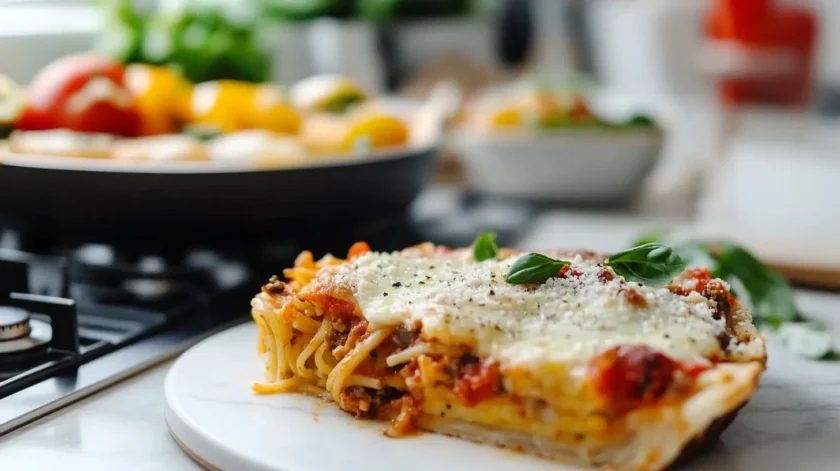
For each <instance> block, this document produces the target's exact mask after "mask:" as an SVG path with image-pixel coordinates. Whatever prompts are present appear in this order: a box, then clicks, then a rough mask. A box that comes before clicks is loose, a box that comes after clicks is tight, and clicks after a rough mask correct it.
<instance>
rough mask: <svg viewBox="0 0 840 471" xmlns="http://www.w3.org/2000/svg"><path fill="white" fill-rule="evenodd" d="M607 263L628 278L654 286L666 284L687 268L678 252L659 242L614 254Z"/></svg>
mask: <svg viewBox="0 0 840 471" xmlns="http://www.w3.org/2000/svg"><path fill="white" fill-rule="evenodd" d="M606 265H608V266H609V267H611V268H612V269H613V271H615V273H616V274H618V275H620V276H623V277H624V279H626V280H630V281H636V282H639V283H644V284H646V285H652V286H659V285H664V284H666V283H668V282H669V281H671V280H673V279H674V277H676V276H677V275H679V274H680V273H682V271H683V270H685V262H684V261H683V259H682V258H680V256H679V255H678V254H677V252H676V251H675V250H674V249H672V248H671V247H668V246H667V245H663V244H660V243H657V242H652V243H649V244H644V245H640V246H638V247H633V248H631V249H628V250H624V251H622V252H619V253H617V254H613V255H611V256H610V258H609V259H608V260H607V262H606Z"/></svg>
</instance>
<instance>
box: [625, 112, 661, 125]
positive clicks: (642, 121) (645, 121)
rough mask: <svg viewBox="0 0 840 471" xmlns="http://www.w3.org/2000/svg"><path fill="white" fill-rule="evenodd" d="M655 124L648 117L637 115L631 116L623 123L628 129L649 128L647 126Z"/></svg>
mask: <svg viewBox="0 0 840 471" xmlns="http://www.w3.org/2000/svg"><path fill="white" fill-rule="evenodd" d="M655 124H656V122H655V121H654V120H653V119H652V118H651V117H650V116H645V115H641V114H637V115H635V116H633V117H632V118H630V119H629V120H627V123H625V126H628V127H649V126H654V125H655Z"/></svg>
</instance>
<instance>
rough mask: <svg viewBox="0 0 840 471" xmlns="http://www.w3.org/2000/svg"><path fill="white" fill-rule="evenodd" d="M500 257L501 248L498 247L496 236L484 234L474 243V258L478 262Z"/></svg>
mask: <svg viewBox="0 0 840 471" xmlns="http://www.w3.org/2000/svg"><path fill="white" fill-rule="evenodd" d="M498 256H499V246H497V245H496V234H494V233H492V232H482V233H481V234H479V235H478V237H476V238H475V242H473V258H475V261H477V262H483V261H484V260H490V259H493V258H496V257H498Z"/></svg>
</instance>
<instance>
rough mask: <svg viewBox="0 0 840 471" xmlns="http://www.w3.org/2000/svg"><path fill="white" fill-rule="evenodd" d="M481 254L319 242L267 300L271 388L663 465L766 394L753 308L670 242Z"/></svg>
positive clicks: (642, 466)
mask: <svg viewBox="0 0 840 471" xmlns="http://www.w3.org/2000/svg"><path fill="white" fill-rule="evenodd" d="M478 249H479V248H478V247H475V248H474V249H472V250H471V249H456V250H451V249H447V248H444V247H439V246H434V245H431V244H423V245H420V246H416V247H412V248H409V249H406V250H403V251H401V252H395V253H376V252H371V251H370V249H369V248H368V247H367V245H366V244H364V243H358V244H355V245H354V246H353V247H352V248H351V249H350V253H349V255H348V257H347V259H346V260H345V259H339V258H334V257H331V256H327V257H325V258H322V259H321V260H317V261H316V260H314V259H313V257H312V254H311V253H309V252H304V253H302V254H301V255H300V256H299V257H298V259H297V260H296V262H295V266H294V268H290V269H287V270H285V271H284V272H283V273H284V276H285V281H283V280H280V279H278V278H273V279H272V280H271V281H270V282H269V283H268V284H267V285H266V286H264V287H263V289H262V292H261V293H260V294H258V295H257V296H256V297H255V298H254V299H253V301H252V308H253V311H252V314H253V317H254V320H255V321H256V323H257V325H258V326H259V341H258V348H259V351H260V353H261V354H262V356H263V358H264V360H265V382H264V383H259V384H256V385H255V386H254V390H255V391H256V392H258V393H274V392H303V393H308V394H315V395H323V396H325V397H328V398H332V399H333V400H335V402H336V403H337V404H338V405H339V407H341V408H342V409H343V410H345V411H347V412H350V413H352V414H355V415H356V417H359V418H373V419H380V420H390V421H391V425H390V427H389V428H388V430H387V432H386V434H387V435H390V436H400V435H404V434H407V433H410V432H411V431H412V430H414V428H415V427H417V428H420V429H425V430H430V431H434V432H438V433H443V434H447V435H452V436H456V437H462V438H466V439H469V440H473V441H477V442H485V443H491V444H496V445H501V446H505V447H511V448H516V449H521V450H525V451H526V452H529V453H533V454H536V455H540V456H543V457H547V458H553V459H559V460H562V461H566V462H571V463H574V464H582V465H590V466H598V467H604V468H609V469H639V470H657V469H662V468H664V467H666V466H667V465H669V464H670V463H672V462H673V461H674V460H675V459H676V458H678V457H679V456H680V455H681V454H683V452H686V451H688V450H690V449H692V448H694V446H695V445H697V444H699V443H700V442H702V441H704V440H708V439H713V438H716V437H717V434H719V433H720V431H721V430H722V429H723V428H724V427H725V426H726V425H727V424H728V422H729V421H730V420H731V419H732V417H734V414H735V413H736V412H737V410H738V409H739V408H740V407H741V406H742V405H743V404H744V403H745V402H746V401H747V400H748V399H749V397H750V395H751V394H752V393H753V391H754V390H755V389H756V386H757V383H758V378H759V375H760V374H761V372H762V371H763V370H764V364H765V360H766V355H765V348H764V342H763V339H762V338H761V336H760V335H759V334H758V333H757V331H756V329H755V327H754V326H753V324H752V320H751V315H750V313H749V312H748V311H746V310H745V309H744V308H743V307H742V306H741V305H740V304H738V302H737V300H735V299H734V298H733V297H732V295H731V294H730V292H729V289H728V286H727V284H726V283H724V282H723V281H721V280H717V279H712V278H711V276H710V275H709V273H708V271H706V270H702V269H695V270H683V269H684V266H685V265H684V264H682V261H681V260H679V257H678V256H676V255H675V254H674V253H673V252H671V251H670V249H668V248H667V247H664V246H656V245H655V244H652V245H650V246H643V247H640V248H637V249H636V251H635V252H633V251H629V252H624V253H621V254H614V255H612V256H602V255H598V254H593V253H574V252H562V251H556V252H546V253H544V254H522V253H519V252H516V251H513V250H505V249H502V250H500V251H499V250H496V249H495V248H493V250H489V251H486V250H478ZM480 252H488V253H483V254H482V253H480ZM479 260H481V261H479Z"/></svg>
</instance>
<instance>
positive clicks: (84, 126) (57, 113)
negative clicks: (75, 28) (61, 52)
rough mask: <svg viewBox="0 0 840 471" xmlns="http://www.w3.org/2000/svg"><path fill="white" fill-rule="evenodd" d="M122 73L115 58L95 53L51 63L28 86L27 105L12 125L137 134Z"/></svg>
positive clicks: (134, 111)
mask: <svg viewBox="0 0 840 471" xmlns="http://www.w3.org/2000/svg"><path fill="white" fill-rule="evenodd" d="M124 72H125V70H124V68H123V66H122V64H120V63H119V62H116V61H114V60H113V59H110V58H108V57H104V56H99V55H95V54H79V55H74V56H68V57H64V58H61V59H59V60H57V61H55V62H53V63H51V64H50V65H48V66H47V67H45V68H44V69H42V70H41V72H40V73H39V74H38V75H37V76H36V77H35V78H34V79H33V81H32V83H31V85H30V86H29V89H28V91H27V103H26V107H25V108H24V111H23V115H22V116H21V118H20V120H19V122H18V123H17V126H16V127H17V128H18V129H22V130H27V131H40V130H47V129H59V128H64V129H70V130H73V131H78V132H90V133H108V134H117V135H122V136H135V135H137V131H138V128H139V125H140V117H139V114H138V112H137V109H136V107H135V105H134V102H133V99H132V97H131V94H130V93H129V91H128V89H126V88H125V83H124ZM94 80H98V83H96V82H94ZM80 92H81V93H83V94H84V95H80Z"/></svg>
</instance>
